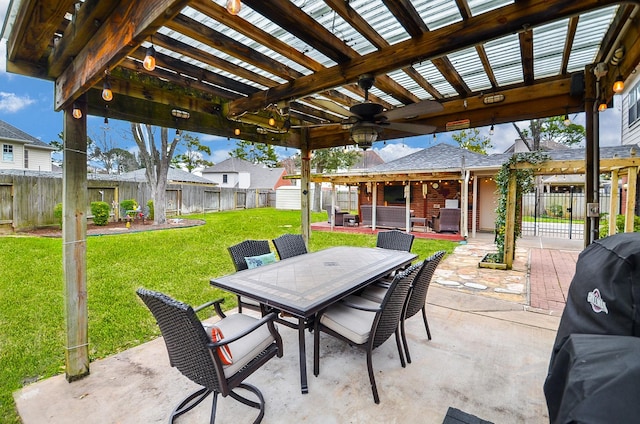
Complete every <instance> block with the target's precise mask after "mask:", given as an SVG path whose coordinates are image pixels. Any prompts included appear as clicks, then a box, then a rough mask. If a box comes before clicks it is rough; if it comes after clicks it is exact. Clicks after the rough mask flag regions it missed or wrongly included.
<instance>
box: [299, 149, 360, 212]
mask: <svg viewBox="0 0 640 424" xmlns="http://www.w3.org/2000/svg"><path fill="white" fill-rule="evenodd" d="M360 154H361V153H360V151H359V150H356V149H346V150H345V149H344V148H342V147H331V148H328V149H319V150H315V151H314V152H313V157H312V158H311V168H312V169H315V172H316V173H318V174H322V173H324V172H335V171H336V170H338V169H341V168H343V169H346V168H349V167H350V166H351V165H353V164H354V163H356V162H357V161H358V159H359V158H360ZM320 192H321V189H320V183H315V190H314V194H313V197H314V199H313V206H314V207H313V209H314V210H315V211H316V212H319V211H320V208H321V207H322V205H320Z"/></svg>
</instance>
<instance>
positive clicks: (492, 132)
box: [489, 124, 496, 135]
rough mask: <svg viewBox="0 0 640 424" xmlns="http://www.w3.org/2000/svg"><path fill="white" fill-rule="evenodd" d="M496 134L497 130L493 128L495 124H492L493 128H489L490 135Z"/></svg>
mask: <svg viewBox="0 0 640 424" xmlns="http://www.w3.org/2000/svg"><path fill="white" fill-rule="evenodd" d="M495 132H496V131H495V128H494V127H493V124H491V128H489V135H493V134H494V133H495Z"/></svg>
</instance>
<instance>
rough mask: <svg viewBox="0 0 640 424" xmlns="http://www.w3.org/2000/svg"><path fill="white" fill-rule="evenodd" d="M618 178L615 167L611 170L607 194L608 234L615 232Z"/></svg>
mask: <svg viewBox="0 0 640 424" xmlns="http://www.w3.org/2000/svg"><path fill="white" fill-rule="evenodd" d="M618 178H620V175H619V173H618V170H617V169H614V170H613V171H611V192H610V195H609V235H610V236H612V235H614V234H615V233H616V217H617V215H618V203H619V202H620V197H619V195H618V191H619V183H618Z"/></svg>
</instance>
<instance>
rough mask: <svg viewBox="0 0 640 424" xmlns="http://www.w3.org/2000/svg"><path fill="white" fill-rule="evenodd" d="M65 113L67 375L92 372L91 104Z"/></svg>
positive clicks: (72, 376)
mask: <svg viewBox="0 0 640 424" xmlns="http://www.w3.org/2000/svg"><path fill="white" fill-rule="evenodd" d="M76 104H77V105H78V107H80V109H81V110H82V117H81V118H80V119H75V118H74V117H73V114H72V107H68V108H67V109H65V113H64V156H63V160H64V166H63V168H62V170H63V184H62V185H63V188H62V197H63V203H62V214H63V218H62V256H63V268H64V282H65V284H64V299H65V322H66V333H67V337H66V352H65V359H66V378H67V380H68V381H73V380H77V379H79V378H82V377H84V376H86V375H88V374H89V342H88V321H87V204H88V203H87V202H88V194H87V118H86V116H87V105H86V103H85V102H83V101H78V102H76Z"/></svg>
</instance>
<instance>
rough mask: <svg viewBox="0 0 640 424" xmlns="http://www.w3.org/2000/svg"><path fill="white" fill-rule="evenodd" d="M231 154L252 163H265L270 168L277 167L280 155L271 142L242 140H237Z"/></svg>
mask: <svg viewBox="0 0 640 424" xmlns="http://www.w3.org/2000/svg"><path fill="white" fill-rule="evenodd" d="M229 156H231V157H232V158H238V159H243V160H246V161H249V162H251V163H263V164H265V165H266V166H267V167H268V168H275V167H276V166H277V164H278V155H276V151H275V149H274V148H273V146H272V145H271V144H263V143H252V142H249V141H244V140H240V141H237V142H236V148H235V149H233V150H232V151H230V152H229Z"/></svg>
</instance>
